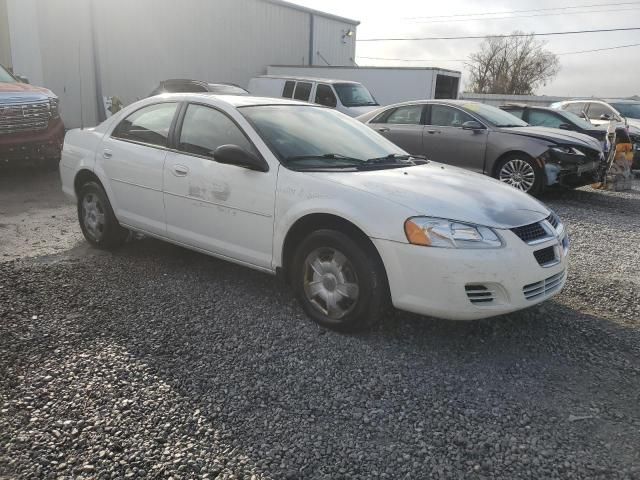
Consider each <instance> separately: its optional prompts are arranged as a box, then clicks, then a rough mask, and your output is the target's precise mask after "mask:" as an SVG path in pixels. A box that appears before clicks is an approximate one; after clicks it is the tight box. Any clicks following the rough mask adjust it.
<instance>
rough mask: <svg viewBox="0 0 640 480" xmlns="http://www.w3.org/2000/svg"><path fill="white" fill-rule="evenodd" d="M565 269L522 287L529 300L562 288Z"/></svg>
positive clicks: (525, 296)
mask: <svg viewBox="0 0 640 480" xmlns="http://www.w3.org/2000/svg"><path fill="white" fill-rule="evenodd" d="M564 276H565V271H564V270H563V271H562V272H560V273H557V274H555V275H553V276H551V277H549V278H545V279H544V280H541V281H539V282H536V283H530V284H529V285H525V286H524V287H522V293H523V294H524V298H526V299H527V300H535V299H536V298H540V297H546V296H547V295H550V294H552V293H553V292H556V291H558V290H559V289H560V287H561V286H562V282H563V281H564Z"/></svg>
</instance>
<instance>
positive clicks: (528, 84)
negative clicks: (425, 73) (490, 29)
mask: <svg viewBox="0 0 640 480" xmlns="http://www.w3.org/2000/svg"><path fill="white" fill-rule="evenodd" d="M513 34H514V35H524V36H518V37H487V38H485V39H484V40H483V42H482V44H481V45H480V50H479V51H478V52H476V53H473V54H471V55H470V56H469V62H468V63H467V64H466V65H467V67H468V68H469V72H470V74H469V76H470V84H469V88H470V90H471V91H472V92H474V93H503V94H511V95H532V94H533V93H534V90H535V89H536V88H537V87H539V86H540V85H546V84H547V82H549V80H551V79H552V78H553V77H555V76H556V75H557V73H558V71H559V70H560V63H559V61H558V57H557V55H555V54H554V53H552V52H550V51H548V50H545V49H544V46H545V43H544V42H540V41H537V40H536V38H535V37H534V36H533V35H531V34H529V35H525V34H524V33H523V32H519V31H515V32H513Z"/></svg>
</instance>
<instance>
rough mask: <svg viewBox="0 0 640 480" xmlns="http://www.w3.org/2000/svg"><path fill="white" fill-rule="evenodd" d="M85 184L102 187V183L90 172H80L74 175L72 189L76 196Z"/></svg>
mask: <svg viewBox="0 0 640 480" xmlns="http://www.w3.org/2000/svg"><path fill="white" fill-rule="evenodd" d="M87 182H97V183H98V184H99V185H100V186H102V182H101V181H100V179H99V178H98V176H97V175H96V174H95V173H93V172H92V171H91V170H80V171H79V172H78V173H77V174H76V178H75V179H74V180H73V189H74V190H75V192H76V196H77V195H78V193H79V192H80V189H81V188H82V186H83V185H84V184H85V183H87Z"/></svg>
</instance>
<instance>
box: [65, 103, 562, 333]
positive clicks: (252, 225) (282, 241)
mask: <svg viewBox="0 0 640 480" xmlns="http://www.w3.org/2000/svg"><path fill="white" fill-rule="evenodd" d="M452 155H455V152H452ZM60 173H61V177H62V184H63V190H64V192H65V193H66V194H67V195H68V196H69V197H71V198H73V199H74V200H75V201H77V205H78V217H79V220H80V225H81V228H82V231H83V233H84V235H85V237H86V239H87V240H88V241H89V242H90V243H92V244H93V245H95V246H97V247H101V248H113V247H116V246H118V245H119V244H121V243H122V242H123V241H124V240H125V238H126V236H127V233H128V231H134V232H140V233H143V234H145V235H149V236H152V237H156V238H159V239H162V240H166V241H169V242H172V243H175V244H178V245H182V246H184V247H187V248H191V249H194V250H197V251H200V252H203V253H206V254H209V255H213V256H216V257H220V258H223V259H225V260H230V261H233V262H236V263H239V264H242V265H246V266H248V267H251V268H255V269H257V270H261V271H264V272H268V273H272V274H278V275H281V276H282V277H283V278H284V279H286V280H287V282H289V283H290V285H291V286H292V288H293V289H294V290H295V292H296V294H297V296H298V298H299V300H300V302H301V304H302V306H303V308H304V310H305V311H306V313H307V314H308V315H309V316H310V317H311V318H312V319H314V320H315V321H317V322H318V323H320V324H322V325H325V326H328V327H331V328H334V329H337V330H342V331H353V330H356V329H359V328H363V327H365V326H367V325H370V324H371V323H373V322H375V321H376V320H377V319H379V318H380V316H381V315H382V313H383V312H384V307H385V306H386V305H387V304H388V301H389V300H390V301H391V303H392V304H393V305H394V306H395V307H397V308H399V309H402V310H407V311H411V312H415V313H419V314H424V315H430V316H435V317H441V318H446V319H453V320H470V319H478V318H485V317H490V316H494V315H498V314H503V313H508V312H513V311H516V310H519V309H523V308H526V307H529V306H532V305H535V304H537V303H539V302H542V301H544V300H546V299H548V298H550V297H551V296H553V295H555V294H557V293H558V292H559V291H560V290H561V289H562V287H563V285H564V283H565V281H566V271H567V253H568V239H567V235H566V232H565V228H564V226H563V224H562V222H561V221H560V220H559V219H558V217H557V216H556V215H555V214H554V213H553V212H551V211H550V210H549V209H547V208H546V207H545V206H544V205H543V204H542V203H540V202H539V201H537V200H536V199H534V198H532V197H530V196H529V195H527V194H525V193H522V192H519V191H517V190H516V189H514V188H512V187H510V186H507V185H504V184H502V183H500V182H498V181H496V180H493V179H490V178H488V177H485V176H483V175H480V174H475V173H471V172H468V171H466V170H461V169H458V168H455V167H450V166H446V165H443V164H438V163H434V162H428V161H425V160H422V159H418V158H416V157H412V156H410V155H408V154H406V152H404V151H402V150H401V149H399V147H397V146H396V145H394V144H392V143H391V142H389V141H388V140H386V139H385V138H383V137H382V136H381V135H379V134H378V133H376V132H374V131H373V130H371V129H369V128H367V127H366V126H365V125H363V124H361V123H360V122H358V121H357V120H354V119H351V118H349V117H347V116H346V115H343V114H341V113H338V112H336V111H334V110H331V109H328V108H324V107H320V106H314V105H309V104H306V103H301V102H295V101H290V100H284V99H273V98H257V97H248V96H216V95H211V94H166V95H161V96H156V97H152V98H148V99H145V100H142V101H140V102H137V103H134V104H132V105H130V106H129V107H127V108H125V109H124V110H122V111H120V112H118V113H117V114H116V115H114V116H112V117H111V118H109V119H108V120H106V121H105V122H103V123H102V124H101V125H99V126H98V127H96V128H89V129H84V130H72V131H70V132H68V133H67V135H66V138H65V143H64V150H63V154H62V160H61V162H60Z"/></svg>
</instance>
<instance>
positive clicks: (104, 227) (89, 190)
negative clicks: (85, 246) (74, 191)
mask: <svg viewBox="0 0 640 480" xmlns="http://www.w3.org/2000/svg"><path fill="white" fill-rule="evenodd" d="M78 221H79V222H80V228H81V229H82V233H83V235H84V238H86V239H87V241H88V242H89V243H91V244H92V245H94V246H96V247H98V248H102V249H112V248H116V247H118V246H120V245H122V244H123V243H124V241H125V240H126V238H127V235H128V231H127V230H125V229H124V228H122V227H121V226H120V224H119V223H118V220H117V219H116V216H115V215H114V213H113V209H112V208H111V203H109V199H108V198H107V194H106V193H105V191H104V189H103V188H102V186H101V185H100V184H98V183H96V182H88V183H85V184H84V185H83V186H82V187H81V188H80V191H79V193H78Z"/></svg>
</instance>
